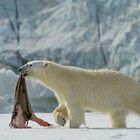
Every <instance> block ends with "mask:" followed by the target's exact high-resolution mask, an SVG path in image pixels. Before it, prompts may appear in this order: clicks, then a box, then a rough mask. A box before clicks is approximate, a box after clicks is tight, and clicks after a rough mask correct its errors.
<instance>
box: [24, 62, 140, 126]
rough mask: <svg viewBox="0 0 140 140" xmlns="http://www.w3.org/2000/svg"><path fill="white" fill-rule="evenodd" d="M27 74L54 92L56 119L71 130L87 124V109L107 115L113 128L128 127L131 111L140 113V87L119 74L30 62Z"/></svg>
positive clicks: (105, 70)
mask: <svg viewBox="0 0 140 140" xmlns="http://www.w3.org/2000/svg"><path fill="white" fill-rule="evenodd" d="M29 64H31V65H32V66H30V65H29ZM25 72H26V73H28V76H29V77H31V78H35V79H37V80H40V81H41V82H42V83H44V84H45V85H46V86H47V87H48V88H49V89H51V90H53V91H54V93H55V95H56V97H57V100H58V102H59V106H58V107H57V108H56V109H55V110H54V117H55V121H56V122H57V123H58V124H60V125H64V124H65V122H66V121H67V120H69V121H70V127H71V128H77V127H79V126H80V125H81V124H85V116H84V112H85V111H86V110H90V111H93V110H94V111H102V112H108V113H109V114H110V118H111V121H112V127H125V118H126V115H127V114H128V113H129V112H131V111H132V112H135V113H138V114H140V84H139V83H137V82H136V81H135V80H133V79H132V78H130V77H128V76H125V75H124V74H121V73H119V72H117V71H112V70H107V69H103V70H84V69H80V68H77V67H70V66H63V65H60V64H56V63H53V62H49V61H31V62H29V63H27V64H26V65H24V66H23V67H22V73H25Z"/></svg>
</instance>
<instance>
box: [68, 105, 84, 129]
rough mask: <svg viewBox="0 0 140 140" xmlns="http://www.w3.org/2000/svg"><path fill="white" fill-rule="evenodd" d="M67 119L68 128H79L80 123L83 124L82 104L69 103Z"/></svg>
mask: <svg viewBox="0 0 140 140" xmlns="http://www.w3.org/2000/svg"><path fill="white" fill-rule="evenodd" d="M68 108H69V120H70V124H69V127H70V128H79V127H80V125H82V124H84V125H85V114H84V108H83V107H82V106H78V105H75V106H73V105H70V106H69V107H68Z"/></svg>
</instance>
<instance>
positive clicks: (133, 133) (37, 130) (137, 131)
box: [0, 113, 140, 140]
mask: <svg viewBox="0 0 140 140" xmlns="http://www.w3.org/2000/svg"><path fill="white" fill-rule="evenodd" d="M36 115H37V116H38V117H40V118H42V119H44V120H47V121H49V122H50V123H53V124H54V122H53V116H52V114H51V113H50V114H48V113H47V114H45V113H37V114H36ZM10 117H11V114H0V139H1V140H4V139H5V140H116V139H123V140H139V139H140V118H139V116H136V115H129V116H128V119H127V126H128V128H123V129H112V128H110V123H109V117H108V115H106V114H102V113H86V122H87V126H88V128H84V127H82V128H80V129H69V128H68V127H67V126H66V127H65V128H43V127H40V126H38V125H37V124H35V123H32V122H29V125H30V126H32V129H11V128H9V126H8V123H9V122H10Z"/></svg>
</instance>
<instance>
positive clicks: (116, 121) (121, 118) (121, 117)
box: [110, 111, 127, 128]
mask: <svg viewBox="0 0 140 140" xmlns="http://www.w3.org/2000/svg"><path fill="white" fill-rule="evenodd" d="M126 115H127V112H125V111H115V112H111V113H110V119H111V123H112V127H113V128H124V127H126V123H125V121H126Z"/></svg>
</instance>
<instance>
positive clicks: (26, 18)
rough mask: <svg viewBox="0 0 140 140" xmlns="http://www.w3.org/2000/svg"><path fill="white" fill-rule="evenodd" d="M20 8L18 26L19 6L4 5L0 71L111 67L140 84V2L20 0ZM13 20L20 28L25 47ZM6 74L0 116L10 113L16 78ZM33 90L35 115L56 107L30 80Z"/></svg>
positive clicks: (5, 1) (0, 2) (0, 7)
mask: <svg viewBox="0 0 140 140" xmlns="http://www.w3.org/2000/svg"><path fill="white" fill-rule="evenodd" d="M25 7H26V10H25ZM18 8H19V19H18V22H17V19H16V14H15V13H16V11H15V1H14V0H13V1H12V2H11V0H0V68H5V69H6V70H12V71H14V72H15V73H16V75H17V74H18V67H20V66H21V65H23V64H25V63H26V62H27V61H30V60H36V59H43V60H46V59H47V60H51V61H55V62H58V63H61V64H65V65H73V66H78V67H82V68H88V69H89V68H91V69H94V68H97V69H98V68H106V67H107V68H111V69H115V70H118V71H121V72H123V73H125V74H128V75H130V76H131V77H133V78H135V79H136V80H137V81H140V46H139V44H140V24H139V23H140V16H139V13H140V1H138V0H133V1H132V0H124V1H122V0H117V1H114V0H83V1H81V0H76V1H75V0H65V1H63V0H30V1H28V0H24V1H21V0H20V1H18ZM10 20H11V21H12V23H13V25H14V27H15V28H16V27H17V26H16V25H17V23H20V43H17V40H16V34H15V32H14V31H13V29H12V27H11V24H10ZM16 30H17V28H16ZM6 70H5V72H2V71H1V72H0V76H1V77H2V79H0V83H1V84H0V88H1V93H0V101H1V102H0V105H1V104H2V105H1V107H0V112H9V111H10V108H11V102H12V96H13V93H14V88H15V84H16V79H17V76H16V75H15V74H14V73H13V74H12V76H11V74H8V73H12V71H10V72H8V71H6ZM9 76H10V78H9ZM5 77H6V78H5ZM6 85H7V86H6ZM28 90H29V96H30V97H31V98H30V100H31V103H32V105H33V108H34V109H35V110H36V111H40V109H41V112H42V111H49V112H50V111H52V109H53V108H54V107H55V106H56V104H57V103H56V101H55V100H54V97H53V94H52V93H51V92H50V91H49V90H47V89H46V88H45V87H43V86H41V85H40V84H39V83H36V82H34V81H29V82H28ZM46 99H47V100H46ZM52 103H54V104H52ZM46 106H47V107H46Z"/></svg>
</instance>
